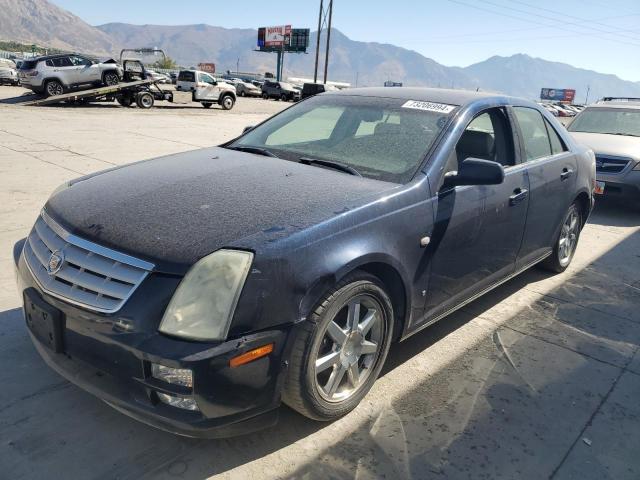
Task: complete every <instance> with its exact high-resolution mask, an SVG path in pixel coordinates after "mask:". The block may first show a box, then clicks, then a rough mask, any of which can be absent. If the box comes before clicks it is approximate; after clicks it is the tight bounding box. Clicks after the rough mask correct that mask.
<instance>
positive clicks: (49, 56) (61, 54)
mask: <svg viewBox="0 0 640 480" xmlns="http://www.w3.org/2000/svg"><path fill="white" fill-rule="evenodd" d="M69 55H79V56H81V57H88V56H89V55H83V54H81V53H72V52H69V53H56V54H54V55H43V56H41V57H35V58H25V59H24V60H27V61H28V60H33V61H37V62H41V61H43V60H52V59H54V58H63V57H68V56H69Z"/></svg>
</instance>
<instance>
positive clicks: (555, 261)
mask: <svg viewBox="0 0 640 480" xmlns="http://www.w3.org/2000/svg"><path fill="white" fill-rule="evenodd" d="M581 230H582V215H581V213H580V208H578V205H576V204H575V203H574V204H572V205H571V206H570V207H569V210H568V211H567V213H566V214H565V216H564V219H563V221H562V227H561V228H560V234H559V235H558V239H557V240H556V243H555V245H554V248H553V253H552V254H551V255H550V256H549V257H547V259H545V260H544V261H543V262H542V263H541V264H540V266H541V267H543V268H545V269H547V270H551V271H552V272H557V273H561V272H564V271H565V270H566V269H567V267H569V265H570V264H571V260H573V255H574V254H575V252H576V247H577V246H578V239H579V238H580V231H581Z"/></svg>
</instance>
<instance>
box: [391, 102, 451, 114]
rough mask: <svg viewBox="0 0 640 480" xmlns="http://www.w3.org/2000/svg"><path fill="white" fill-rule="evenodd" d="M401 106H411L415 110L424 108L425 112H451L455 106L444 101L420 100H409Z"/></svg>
mask: <svg viewBox="0 0 640 480" xmlns="http://www.w3.org/2000/svg"><path fill="white" fill-rule="evenodd" d="M402 108H413V109H415V110H425V111H427V112H438V113H451V111H453V110H454V109H455V108H456V107H455V106H454V105H447V104H446V103H434V102H421V101H418V100H409V101H408V102H406V103H405V104H404V105H402Z"/></svg>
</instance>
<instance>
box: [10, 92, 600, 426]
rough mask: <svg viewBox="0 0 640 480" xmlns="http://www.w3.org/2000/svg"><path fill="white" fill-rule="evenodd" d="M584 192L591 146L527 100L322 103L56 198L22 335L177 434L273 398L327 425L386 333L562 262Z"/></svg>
mask: <svg viewBox="0 0 640 480" xmlns="http://www.w3.org/2000/svg"><path fill="white" fill-rule="evenodd" d="M594 182H595V159H594V155H593V152H591V151H590V150H587V149H585V148H583V147H580V146H578V145H577V144H576V143H574V141H573V140H572V139H571V137H570V136H569V135H568V134H567V133H566V131H565V130H564V129H563V128H562V127H561V126H560V125H559V124H558V122H557V121H556V120H555V119H554V118H553V117H552V116H551V115H550V114H548V113H547V112H546V111H545V110H543V109H541V108H540V107H539V106H537V105H535V104H533V103H531V102H528V101H525V100H520V99H516V98H509V97H503V96H496V95H487V94H479V93H470V92H463V91H453V90H440V89H411V88H401V89H359V90H350V91H344V92H332V93H325V94H321V95H317V96H314V97H311V98H309V99H307V100H305V101H303V102H300V103H298V104H296V105H294V106H292V107H291V108H289V109H287V110H285V111H283V112H281V113H280V114H278V115H276V116H274V117H272V118H270V119H268V120H267V121H265V122H264V123H262V124H260V125H258V126H255V127H252V128H249V129H247V130H246V131H245V133H244V134H243V135H242V136H241V137H239V138H237V139H235V140H233V141H231V142H229V143H227V144H225V145H222V146H221V147H216V148H209V149H204V150H199V151H193V152H188V153H183V154H178V155H172V156H168V157H163V158H158V159H154V160H148V161H143V162H139V163H135V164H132V165H128V166H125V167H119V168H115V169H111V170H107V171H105V172H101V173H97V174H94V175H89V176H86V177H83V178H80V179H78V180H75V181H72V182H70V183H68V184H65V185H62V186H61V187H60V188H58V189H57V190H56V191H55V192H54V193H53V194H52V196H51V197H50V199H49V200H48V202H47V204H46V205H45V207H44V209H43V210H42V214H41V215H40V217H39V218H38V220H37V222H36V224H35V226H34V228H33V230H32V231H31V234H30V235H29V237H28V238H27V239H25V240H23V241H21V242H19V243H18V244H17V245H16V247H15V249H14V257H15V263H16V268H17V271H18V283H19V288H20V291H21V292H22V293H23V295H24V312H25V321H26V326H27V328H28V331H29V333H30V335H31V337H32V339H33V343H34V345H35V347H36V348H37V350H38V351H39V352H40V354H41V355H42V357H43V358H44V360H45V361H46V362H47V363H48V364H49V365H50V366H51V367H52V368H53V369H55V370H56V371H58V372H59V373H60V374H61V375H63V376H64V377H66V378H67V379H69V380H70V381H71V382H74V383H76V384H77V385H79V386H80V387H82V388H84V389H86V390H88V391H90V392H91V393H93V394H95V395H97V396H98V397H100V398H102V399H104V400H105V401H106V402H108V403H109V404H111V405H112V406H114V407H115V408H117V409H118V410H120V411H122V412H124V413H126V414H128V415H130V416H132V417H134V418H137V419H139V420H141V421H143V422H146V423H149V424H151V425H154V426H156V427H159V428H163V429H165V430H169V431H172V432H175V433H180V434H184V435H190V436H208V437H213V436H228V435H235V434H239V433H244V432H248V431H251V430H254V429H257V428H262V427H265V426H268V425H272V424H273V423H274V422H275V421H276V419H277V412H278V406H279V405H280V403H281V401H284V402H285V403H287V404H288V405H289V406H291V407H293V408H294V409H296V410H298V411H299V412H301V413H302V414H304V415H306V416H308V417H310V418H313V419H316V420H332V419H335V418H337V417H339V416H341V415H344V414H346V413H348V412H349V411H350V410H352V409H353V408H354V407H355V406H356V405H357V404H358V403H359V402H360V401H361V400H362V398H363V397H364V396H365V395H366V394H367V392H368V391H369V389H370V388H371V386H372V385H373V383H374V382H375V380H376V378H377V377H378V375H379V373H380V370H381V368H382V365H383V364H384V361H385V358H386V356H387V352H388V350H389V345H390V343H392V342H395V341H400V340H403V339H405V338H407V337H408V336H410V335H412V334H414V333H416V332H418V331H420V330H421V329H423V328H425V327H427V326H429V325H431V324H433V323H434V322H436V321H437V320H439V319H441V318H443V317H445V316H446V315H448V314H449V313H451V312H453V311H454V310H456V309H457V308H460V307H461V306H462V305H464V304H466V303H468V302H469V301H471V300H473V299H474V298H476V297H478V296H480V295H482V294H483V293H485V292H487V291H489V290H491V289H492V288H495V287H497V286H498V285H500V284H501V283H503V282H505V281H506V280H508V279H509V278H511V277H513V276H515V275H517V274H518V273H520V272H522V271H524V270H526V269H527V268H529V267H531V266H533V265H535V264H541V265H542V266H544V267H546V268H547V269H549V270H551V271H554V272H562V271H563V270H565V269H566V268H567V267H568V266H569V264H570V263H571V260H572V257H573V255H574V252H575V249H576V245H577V242H578V238H579V236H580V231H581V229H582V227H583V226H584V224H585V222H586V220H587V218H588V216H589V213H590V211H591V209H592V206H593V188H594ZM52 413H53V412H52Z"/></svg>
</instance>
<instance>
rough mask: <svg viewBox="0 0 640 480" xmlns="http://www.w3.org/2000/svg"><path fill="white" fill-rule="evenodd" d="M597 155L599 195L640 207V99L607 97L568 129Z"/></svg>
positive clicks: (587, 110) (581, 115) (577, 139)
mask: <svg viewBox="0 0 640 480" xmlns="http://www.w3.org/2000/svg"><path fill="white" fill-rule="evenodd" d="M568 130H569V132H571V135H572V136H573V138H574V139H575V140H576V141H577V142H579V143H583V144H585V145H588V146H589V147H591V148H592V149H593V150H594V151H595V154H596V177H597V178H596V179H597V182H598V183H597V188H596V193H598V194H601V195H604V196H605V197H612V198H618V199H621V200H623V201H627V202H629V203H630V204H632V205H635V206H636V207H640V99H638V98H636V99H629V98H606V99H604V100H603V101H601V102H598V103H596V104H594V105H590V106H589V107H587V108H586V109H585V110H583V111H582V112H581V113H580V114H579V115H578V116H577V117H576V118H575V120H574V121H573V122H572V123H571V125H569V127H568Z"/></svg>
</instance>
